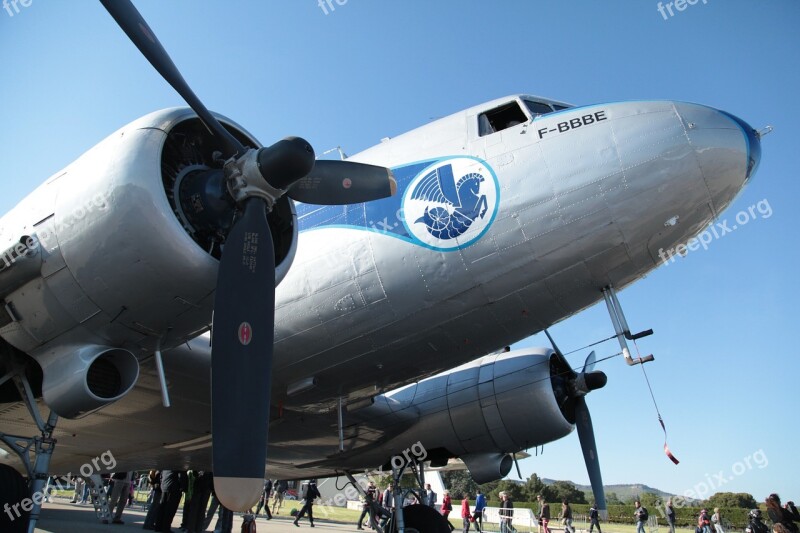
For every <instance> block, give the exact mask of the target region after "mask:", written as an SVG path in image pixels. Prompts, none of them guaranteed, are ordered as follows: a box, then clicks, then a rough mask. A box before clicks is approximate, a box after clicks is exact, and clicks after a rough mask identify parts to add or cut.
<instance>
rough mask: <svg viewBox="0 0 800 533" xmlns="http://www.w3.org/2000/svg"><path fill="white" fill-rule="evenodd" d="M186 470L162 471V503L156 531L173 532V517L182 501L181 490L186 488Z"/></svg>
mask: <svg viewBox="0 0 800 533" xmlns="http://www.w3.org/2000/svg"><path fill="white" fill-rule="evenodd" d="M185 486H186V472H184V471H182V470H162V471H161V505H160V506H159V509H158V516H157V517H156V523H155V527H156V531H161V532H163V533H171V532H172V519H173V518H175V513H176V512H178V505H179V504H180V502H181V492H183V491H184V490H185Z"/></svg>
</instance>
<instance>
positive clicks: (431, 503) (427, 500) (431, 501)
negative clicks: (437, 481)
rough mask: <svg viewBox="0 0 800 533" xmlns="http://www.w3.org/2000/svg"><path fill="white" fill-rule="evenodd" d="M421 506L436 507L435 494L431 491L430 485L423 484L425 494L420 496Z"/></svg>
mask: <svg viewBox="0 0 800 533" xmlns="http://www.w3.org/2000/svg"><path fill="white" fill-rule="evenodd" d="M422 498H423V500H424V501H423V502H422V503H423V504H425V505H427V506H428V507H436V493H435V492H433V489H431V484H430V483H426V484H425V492H424V493H423V494H422Z"/></svg>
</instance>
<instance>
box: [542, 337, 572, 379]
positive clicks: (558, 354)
mask: <svg viewBox="0 0 800 533" xmlns="http://www.w3.org/2000/svg"><path fill="white" fill-rule="evenodd" d="M544 334H545V335H547V338H548V339H549V340H550V344H551V345H552V346H553V351H554V352H555V353H556V357H558V359H559V361H561V366H562V367H563V368H564V372H565V375H566V377H568V378H569V379H575V377H576V376H577V375H578V374H577V373H576V372H575V371H574V370H572V367H571V366H570V365H569V361H567V358H566V357H564V354H563V353H562V352H561V350H559V349H558V346H557V345H556V341H554V340H553V337H551V336H550V332H549V331H547V330H546V329H545V330H544Z"/></svg>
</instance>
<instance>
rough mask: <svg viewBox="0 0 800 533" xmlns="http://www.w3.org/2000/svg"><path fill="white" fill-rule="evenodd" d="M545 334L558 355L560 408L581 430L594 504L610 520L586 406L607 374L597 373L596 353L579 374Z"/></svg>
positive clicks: (555, 375) (556, 378)
mask: <svg viewBox="0 0 800 533" xmlns="http://www.w3.org/2000/svg"><path fill="white" fill-rule="evenodd" d="M544 333H545V335H547V338H548V339H549V340H550V344H552V346H553V351H554V352H555V360H554V361H553V366H554V367H555V369H554V372H552V374H553V380H554V384H555V385H557V390H558V391H559V393H560V396H561V397H560V398H559V404H560V405H561V408H562V412H563V413H564V415H565V416H566V417H567V419H568V420H571V421H574V423H575V427H576V428H577V430H578V439H579V440H580V442H581V450H582V451H583V460H584V462H585V463H586V470H587V472H588V473H589V481H590V482H591V485H592V493H593V494H594V499H595V503H596V504H597V509H598V511H599V513H600V514H601V518H603V519H607V518H608V510H607V509H606V495H605V490H604V489H603V477H602V475H601V472H600V459H599V458H598V456H597V444H596V443H595V439H594V428H593V426H592V417H591V415H590V414H589V407H588V406H587V405H586V395H587V394H588V393H590V392H591V391H593V390H597V389H600V388H603V387H604V386H605V385H606V383H607V381H608V377H607V376H606V375H605V373H604V372H602V371H600V370H594V365H595V362H596V356H595V353H594V351H593V352H592V353H590V354H589V356H588V357H587V358H586V361H585V362H584V364H583V369H582V370H581V373H580V374H578V373H576V372H575V371H574V370H572V367H571V366H570V365H569V363H568V362H567V359H566V357H564V354H563V353H562V352H561V350H559V349H558V346H557V345H556V343H555V341H554V340H553V337H551V336H550V333H549V332H548V331H547V330H544ZM559 393H557V394H559Z"/></svg>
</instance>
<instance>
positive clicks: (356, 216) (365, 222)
mask: <svg viewBox="0 0 800 533" xmlns="http://www.w3.org/2000/svg"><path fill="white" fill-rule="evenodd" d="M437 161H441V159H430V160H427V161H420V162H417V163H411V164H409V165H405V166H401V167H396V168H393V169H392V172H393V173H394V178H395V180H396V181H397V193H396V194H395V195H394V196H391V197H389V198H384V199H382V200H375V201H372V202H367V203H363V204H352V205H329V206H319V205H312V204H301V203H298V204H297V206H296V207H297V219H298V222H299V226H300V231H311V230H315V229H322V228H330V227H349V228H353V229H360V230H367V231H375V232H378V233H383V234H386V235H389V236H392V237H397V238H400V239H403V240H406V241H409V242H416V239H414V238H413V237H412V236H410V235H409V234H408V231H407V230H406V226H405V224H403V218H402V217H403V213H402V210H401V207H402V202H403V195H404V194H405V190H406V189H407V188H408V185H409V183H411V180H413V179H414V178H415V177H416V176H417V175H418V174H419V173H420V172H422V170H424V169H425V168H426V167H428V166H430V165H432V164H435V163H436V162H437Z"/></svg>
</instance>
